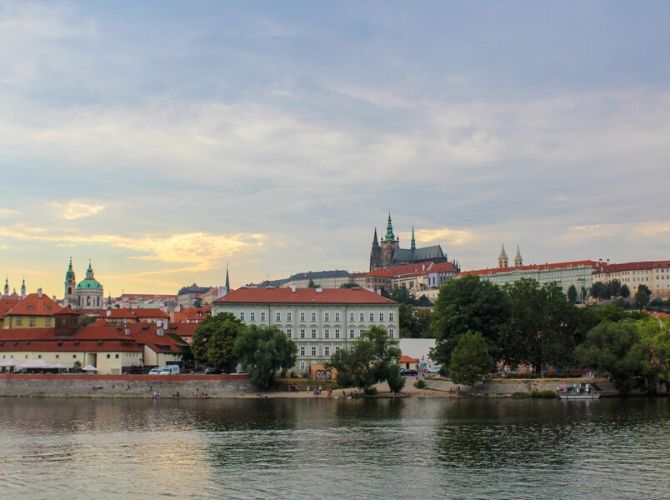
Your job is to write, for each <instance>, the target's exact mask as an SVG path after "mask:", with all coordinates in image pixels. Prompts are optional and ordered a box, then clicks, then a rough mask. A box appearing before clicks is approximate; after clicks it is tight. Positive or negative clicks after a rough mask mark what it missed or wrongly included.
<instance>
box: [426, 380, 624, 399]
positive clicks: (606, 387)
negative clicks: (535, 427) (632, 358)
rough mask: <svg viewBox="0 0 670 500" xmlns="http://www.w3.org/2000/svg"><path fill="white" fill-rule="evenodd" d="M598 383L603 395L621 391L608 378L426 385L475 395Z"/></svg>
mask: <svg viewBox="0 0 670 500" xmlns="http://www.w3.org/2000/svg"><path fill="white" fill-rule="evenodd" d="M583 382H589V383H593V382H594V383H596V384H598V387H600V389H601V394H602V395H603V396H617V395H618V394H619V393H618V391H617V390H616V389H615V388H614V386H613V385H612V384H611V383H610V382H609V381H608V380H606V379H584V378H579V379H577V378H575V379H508V380H495V381H492V382H484V383H480V384H475V385H473V386H465V385H460V386H459V385H458V384H454V383H453V382H451V381H450V380H446V379H426V387H427V388H428V389H433V390H436V391H447V392H455V391H458V392H459V393H460V394H471V395H473V396H486V395H491V396H511V395H513V394H519V393H521V394H530V393H531V392H535V391H538V392H539V391H555V390H556V387H558V386H559V385H561V384H567V385H572V384H575V383H577V384H578V383H583Z"/></svg>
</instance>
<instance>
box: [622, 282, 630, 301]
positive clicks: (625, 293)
mask: <svg viewBox="0 0 670 500" xmlns="http://www.w3.org/2000/svg"><path fill="white" fill-rule="evenodd" d="M620 293H621V296H622V297H623V298H624V299H627V298H628V297H630V288H628V285H626V284H625V283H624V284H623V285H621V292H620Z"/></svg>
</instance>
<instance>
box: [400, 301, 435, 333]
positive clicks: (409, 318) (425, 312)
mask: <svg viewBox="0 0 670 500" xmlns="http://www.w3.org/2000/svg"><path fill="white" fill-rule="evenodd" d="M399 309H400V313H399V323H400V338H414V339H418V338H421V337H425V336H427V335H430V333H431V332H430V324H431V320H432V311H431V310H429V309H415V308H414V307H412V306H410V305H408V304H400V307H399Z"/></svg>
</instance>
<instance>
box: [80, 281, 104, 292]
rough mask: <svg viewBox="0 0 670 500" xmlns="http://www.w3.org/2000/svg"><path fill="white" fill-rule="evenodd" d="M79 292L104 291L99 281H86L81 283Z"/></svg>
mask: <svg viewBox="0 0 670 500" xmlns="http://www.w3.org/2000/svg"><path fill="white" fill-rule="evenodd" d="M77 290H102V285H101V284H100V282H99V281H98V280H95V279H85V280H83V281H80V282H79V284H78V285H77Z"/></svg>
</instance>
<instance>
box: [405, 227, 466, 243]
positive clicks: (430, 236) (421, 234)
mask: <svg viewBox="0 0 670 500" xmlns="http://www.w3.org/2000/svg"><path fill="white" fill-rule="evenodd" d="M410 237H411V236H410V235H408V237H407V238H408V239H409V238H410ZM415 237H416V240H417V243H439V242H447V243H448V244H449V245H450V246H460V245H467V244H468V243H470V242H472V240H473V239H474V238H475V235H474V233H473V232H472V231H470V230H468V229H450V228H447V227H444V228H440V229H419V230H418V231H416V232H415Z"/></svg>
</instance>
